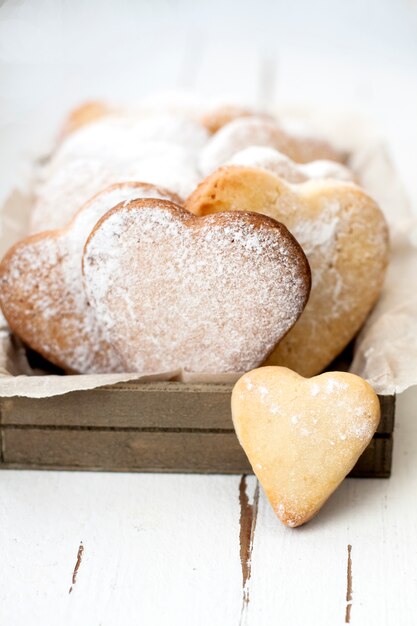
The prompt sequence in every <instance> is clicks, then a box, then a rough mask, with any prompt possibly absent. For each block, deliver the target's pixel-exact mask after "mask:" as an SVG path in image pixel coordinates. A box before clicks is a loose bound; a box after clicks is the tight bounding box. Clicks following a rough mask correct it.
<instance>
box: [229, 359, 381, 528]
mask: <svg viewBox="0 0 417 626" xmlns="http://www.w3.org/2000/svg"><path fill="white" fill-rule="evenodd" d="M232 415H233V423H234V426H235V430H236V434H237V436H238V439H239V441H240V444H241V445H242V447H243V449H244V451H245V452H246V454H247V456H248V459H249V461H250V463H251V465H252V468H253V471H254V473H255V474H256V476H257V477H258V479H259V481H260V483H261V485H262V486H263V488H264V490H265V493H266V495H267V497H268V499H269V501H270V503H271V505H272V508H273V510H274V512H275V513H276V515H277V516H278V518H279V519H280V520H281V521H282V522H283V523H284V524H286V525H287V526H291V527H295V526H300V525H301V524H305V522H307V521H308V520H309V519H311V518H312V517H313V516H314V515H315V514H316V513H317V511H318V510H319V509H320V508H321V507H322V506H323V504H324V503H325V502H326V500H327V499H328V497H329V496H330V495H331V494H332V493H333V491H334V490H335V489H336V488H337V487H338V485H339V484H340V483H341V482H342V480H343V479H344V478H345V476H346V475H347V474H348V473H349V472H350V470H351V469H352V468H353V466H354V465H355V463H356V461H357V460H358V458H359V457H360V455H361V454H362V452H363V451H364V450H365V448H366V447H367V445H368V444H369V442H370V441H371V439H372V437H373V435H374V433H375V431H376V429H377V427H378V423H379V419H380V406H379V400H378V397H377V395H376V394H375V392H374V390H373V389H372V387H371V386H370V385H369V384H368V383H367V382H366V381H364V380H363V379H362V378H360V377H359V376H355V375H354V374H348V373H346V372H327V373H325V374H321V375H320V376H315V377H314V378H310V379H306V378H303V377H302V376H300V375H299V374H297V373H295V372H293V371H291V370H289V369H287V368H284V367H261V368H259V369H256V370H253V371H252V372H248V373H247V374H245V375H244V376H242V378H240V379H239V381H238V382H237V383H236V385H235V387H234V389H233V394H232Z"/></svg>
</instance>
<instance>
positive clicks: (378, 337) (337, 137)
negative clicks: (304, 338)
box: [0, 107, 417, 398]
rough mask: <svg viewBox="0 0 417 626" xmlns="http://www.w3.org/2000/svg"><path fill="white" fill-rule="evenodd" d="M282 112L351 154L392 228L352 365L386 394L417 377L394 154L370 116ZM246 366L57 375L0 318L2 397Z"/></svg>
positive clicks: (15, 231)
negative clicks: (377, 294)
mask: <svg viewBox="0 0 417 626" xmlns="http://www.w3.org/2000/svg"><path fill="white" fill-rule="evenodd" d="M280 116H281V119H282V118H283V119H284V121H285V123H287V124H288V125H289V126H291V127H292V129H294V128H296V127H297V126H298V127H300V128H302V127H303V126H306V127H307V128H313V129H316V130H317V131H318V132H320V133H322V134H323V135H324V136H327V137H328V138H329V139H331V140H333V141H334V142H335V143H336V144H337V145H339V146H340V147H342V148H343V149H346V150H348V151H349V152H350V153H351V158H350V162H349V165H350V166H351V167H352V168H353V169H354V171H355V172H356V174H357V176H358V178H359V180H360V182H361V184H362V186H363V187H364V188H365V190H366V191H367V192H368V193H370V195H372V196H373V197H374V198H375V199H376V200H377V202H379V204H380V206H381V208H382V210H383V211H384V213H385V215H386V218H387V220H388V223H389V225H390V231H391V260H390V266H389V270H388V274H387V278H386V282H385V286H384V290H383V293H382V296H381V298H380V300H379V301H378V303H377V305H376V306H375V308H374V310H373V311H372V313H371V315H370V316H369V318H368V320H367V321H366V323H365V325H364V327H363V329H362V331H361V332H360V334H359V336H358V338H357V340H356V343H355V349H354V359H353V362H352V366H351V371H352V372H354V373H356V374H359V375H360V376H363V377H364V378H366V379H367V380H368V381H369V382H370V383H371V385H372V386H373V387H374V389H375V391H376V392H377V393H380V394H391V393H394V392H396V393H399V392H402V391H404V390H405V389H407V388H408V387H410V386H412V385H416V384H417V289H416V285H417V219H416V218H413V217H412V211H411V209H410V204H409V200H408V198H407V196H406V194H405V191H404V189H403V186H402V184H401V181H400V178H399V177H398V175H397V173H396V172H395V169H394V168H393V166H392V163H391V161H390V158H389V153H388V151H387V149H386V147H385V145H384V144H383V142H381V141H380V140H379V139H378V138H377V137H376V136H375V133H374V132H373V131H371V130H370V128H369V123H368V121H367V120H364V119H361V118H360V117H357V116H343V117H340V116H339V117H338V116H330V115H329V114H328V113H327V114H326V115H322V116H320V114H317V112H311V111H305V110H303V111H297V112H294V110H293V109H291V112H290V113H288V109H286V108H285V107H282V108H281V111H280ZM35 173H36V166H35V164H34V166H33V173H32V175H30V176H29V177H28V179H27V180H26V181H22V184H21V186H20V188H19V189H16V190H14V191H13V192H12V194H11V195H10V197H9V198H8V200H7V201H6V202H5V204H4V205H3V207H1V209H0V255H1V256H2V255H3V254H4V253H5V252H6V250H7V249H8V248H9V247H10V246H11V245H12V244H13V243H14V242H15V241H17V240H18V239H20V238H21V237H23V236H24V235H25V233H26V232H27V223H28V217H29V213H30V208H31V204H32V199H33V183H34V176H35ZM239 376H240V373H234V374H232V373H231V374H219V375H216V376H212V375H207V374H201V375H199V374H185V373H182V372H181V371H175V372H172V371H171V372H161V373H160V374H158V375H155V374H152V375H143V374H141V375H139V374H134V373H133V374H132V373H130V374H129V373H128V374H101V375H78V376H57V375H50V374H48V373H46V372H44V371H40V370H34V369H32V368H31V367H30V365H29V363H28V361H27V358H26V353H25V350H24V348H23V346H22V345H21V343H20V341H19V340H18V339H17V338H15V337H13V336H12V335H11V334H10V332H9V330H8V328H7V324H6V321H5V320H4V319H3V317H1V318H0V396H3V397H11V396H26V397H32V398H42V397H49V396H54V395H60V394H64V393H68V392H70V391H75V390H84V389H93V388H96V387H100V386H103V385H111V384H114V383H117V382H122V381H129V380H143V381H146V380H182V381H185V382H216V383H231V382H235V381H236V380H237V379H238V378H239Z"/></svg>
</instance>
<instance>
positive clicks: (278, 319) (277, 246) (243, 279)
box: [83, 200, 310, 373]
mask: <svg viewBox="0 0 417 626" xmlns="http://www.w3.org/2000/svg"><path fill="white" fill-rule="evenodd" d="M83 272H84V279H85V288H86V292H87V296H88V299H89V302H90V304H91V306H92V308H93V309H94V311H95V313H96V317H97V320H99V322H100V323H101V324H102V326H103V328H104V329H105V333H106V336H107V337H108V338H109V340H110V341H111V343H112V345H114V347H115V348H116V349H117V351H118V352H119V355H120V357H121V361H122V363H123V366H124V368H125V369H126V370H127V371H136V372H144V371H146V372H160V371H166V370H172V369H178V368H182V369H183V370H185V371H190V372H201V373H202V372H215V373H219V372H229V371H245V370H247V369H250V368H251V367H253V364H259V363H261V362H262V361H263V360H264V358H265V357H266V356H267V355H268V354H269V353H270V352H271V350H272V349H273V348H274V346H275V345H276V343H277V342H278V341H279V340H280V339H281V338H282V337H283V336H284V335H285V333H286V332H287V331H288V330H289V329H290V328H291V326H292V325H293V324H294V323H295V321H296V320H297V318H298V317H299V315H300V314H301V311H302V310H303V308H304V306H305V303H306V301H307V298H308V293H309V288H310V276H309V268H308V264H307V261H306V259H305V257H304V254H303V252H302V250H301V248H300V247H299V245H298V244H297V243H296V241H295V240H294V238H293V237H292V236H291V235H290V234H289V232H288V231H287V229H286V228H285V227H284V226H282V224H279V223H278V222H275V221H274V220H271V219H270V218H267V217H264V216H260V215H255V214H253V213H234V214H233V213H227V214H224V215H213V216H208V217H205V218H197V217H195V216H194V215H192V214H190V213H188V212H187V211H184V210H183V209H182V208H181V207H179V206H177V205H175V204H173V203H171V202H164V201H158V200H137V201H136V200H135V201H132V202H130V203H128V204H125V205H119V206H118V207H116V208H115V209H113V210H112V211H110V212H109V213H107V214H106V215H105V217H103V218H102V219H101V220H100V222H99V223H98V224H97V226H96V227H95V228H94V230H93V232H92V233H91V235H90V237H89V239H88V241H87V244H86V246H85V251H84V260H83Z"/></svg>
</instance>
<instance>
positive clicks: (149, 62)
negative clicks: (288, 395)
mask: <svg viewBox="0 0 417 626" xmlns="http://www.w3.org/2000/svg"><path fill="white" fill-rule="evenodd" d="M179 87H180V88H186V89H194V90H196V91H198V92H199V93H202V94H203V95H204V94H207V95H211V94H213V93H222V92H226V93H228V94H229V95H231V96H233V97H235V98H241V99H244V100H245V101H246V102H248V103H252V104H257V103H262V102H265V101H269V102H273V101H279V100H280V99H282V98H284V99H285V100H286V101H291V100H292V101H294V102H296V103H297V102H298V103H306V102H307V103H311V102H313V103H314V104H316V105H321V104H323V105H324V106H326V107H327V108H329V107H334V108H340V109H346V110H347V109H349V108H355V109H360V110H361V111H365V112H367V113H368V114H370V115H371V116H372V117H373V118H374V120H375V121H376V122H377V123H378V124H379V125H380V127H381V128H382V129H383V132H384V134H385V136H386V138H387V140H388V142H389V144H390V147H391V150H392V153H393V156H394V159H395V162H396V164H397V167H398V168H399V170H400V172H401V174H402V176H403V178H404V181H405V184H406V187H407V189H408V190H409V192H410V195H411V196H412V197H416V194H417V177H416V176H415V162H416V148H415V146H416V145H417V124H416V118H415V112H416V110H417V10H416V4H415V2H412V1H411V0H408V1H407V2H406V1H405V0H403V1H399V2H394V1H390V0H385V1H384V2H380V3H372V2H350V3H346V2H342V1H341V0H338V1H337V2H330V1H329V2H324V1H321V2H316V3H308V2H307V0H304V1H299V2H295V3H283V2H274V3H272V2H268V1H267V0H258V2H257V3H253V4H252V3H249V2H246V1H241V2H240V3H239V4H237V3H232V2H229V3H224V2H223V3H221V2H220V0H211V2H210V3H204V5H203V4H199V3H195V2H192V1H191V0H188V1H186V0H181V1H177V2H171V3H168V2H163V1H162V0H159V1H157V2H152V3H151V2H149V3H133V2H127V1H125V2H117V3H116V2H106V1H102V2H100V3H99V2H90V3H82V2H81V1H79V0H77V1H73V2H71V3H69V2H60V3H56V2H51V1H47V0H43V1H42V0H38V1H36V0H35V1H33V2H28V1H24V0H23V1H19V2H18V1H12V0H10V1H7V0H6V2H2V3H0V112H1V117H0V131H1V142H0V166H1V170H0V171H1V179H0V194H1V196H2V197H4V196H5V195H6V193H7V191H8V189H10V187H11V186H13V185H14V184H15V183H16V182H18V181H19V180H20V179H21V177H22V176H24V163H25V160H26V159H27V158H28V157H30V156H31V154H34V153H36V152H37V151H38V150H39V149H42V148H43V147H44V144H45V132H46V131H45V129H46V128H48V129H49V130H50V132H52V131H53V129H54V128H55V127H56V125H57V124H58V122H59V120H60V118H61V117H62V115H63V114H64V112H65V111H66V110H67V109H68V108H69V107H70V106H72V105H73V104H76V103H77V102H79V101H80V100H82V99H84V98H89V97H105V98H110V99H114V100H118V99H119V100H122V99H129V98H137V97H138V96H141V95H143V94H146V93H150V92H151V91H153V90H155V89H162V88H163V89H172V88H179ZM0 199H1V198H0ZM416 399H417V393H416V391H415V390H414V391H413V390H410V391H409V392H406V393H405V394H403V395H402V396H401V397H400V398H399V400H398V411H397V425H396V431H395V447H394V467H393V475H392V478H391V479H389V480H347V481H345V482H344V483H343V485H342V486H341V487H340V489H339V490H338V491H337V493H336V494H335V495H334V496H333V497H332V498H331V500H330V501H329V502H328V504H327V505H326V506H325V508H324V509H323V510H322V512H321V513H320V515H319V516H318V517H317V518H316V519H315V520H313V521H312V522H311V523H309V524H308V525H306V526H305V527H302V528H300V529H297V530H291V529H287V528H284V527H283V526H282V525H281V524H280V523H279V522H277V520H276V519H275V517H274V515H273V513H272V511H271V509H270V508H269V505H268V503H267V501H266V498H265V497H264V494H263V493H262V490H260V492H259V493H258V491H257V485H256V481H255V479H254V478H253V477H247V478H243V477H241V476H199V475H196V476H190V475H155V474H153V475H152V474H151V475H139V474H136V475H135V474H104V473H103V474H98V473H97V474H88V473H64V472H63V473H58V472H44V473H43V472H23V471H7V472H6V471H5V472H3V473H1V475H0V624H1V625H2V626H3V624H4V625H7V626H28V625H29V626H32V625H34V626H38V625H39V626H40V625H42V626H57V625H64V626H67V625H68V626H70V625H73V624H74V625H77V626H99V625H101V626H119V625H120V626H130V625H136V624H138V625H141V626H153V625H158V626H159V625H165V624H167V625H170V626H173V625H176V624H178V625H180V624H181V625H184V624H191V625H197V624H198V625H199V626H200V625H201V626H205V625H207V626H217V625H219V626H229V625H236V626H237V625H238V624H249V625H250V626H263V625H265V626H270V625H272V624H285V626H305V625H308V626H309V625H318V626H323V625H328V624H329V625H330V624H331V625H336V624H344V623H345V621H346V620H347V619H350V623H351V624H354V625H358V626H359V625H363V626H373V625H378V626H384V625H385V626H391V625H394V624H395V625H396V626H409V625H411V624H414V623H416V620H417V618H416V609H415V599H416V593H417V565H416V563H417V503H416V497H417V496H416V494H417V421H416V418H417V408H416ZM349 546H351V548H349ZM348 569H349V572H348Z"/></svg>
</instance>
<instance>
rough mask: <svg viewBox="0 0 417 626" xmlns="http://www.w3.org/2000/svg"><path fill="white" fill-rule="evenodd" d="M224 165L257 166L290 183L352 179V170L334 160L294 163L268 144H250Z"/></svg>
mask: <svg viewBox="0 0 417 626" xmlns="http://www.w3.org/2000/svg"><path fill="white" fill-rule="evenodd" d="M225 165H243V166H247V167H258V168H260V169H263V170H265V171H267V172H272V173H273V174H276V175H277V176H280V177H281V178H284V179H285V180H287V181H288V182H290V183H302V182H305V181H306V180H309V179H315V178H317V179H328V178H333V179H336V180H344V181H353V174H352V172H351V171H350V170H349V169H348V168H347V167H345V166H344V165H341V164H340V163H336V162H335V161H326V160H321V161H311V162H310V163H305V164H302V163H296V162H295V161H292V160H291V159H290V158H289V157H287V156H286V155H285V154H283V153H282V152H279V151H278V150H275V149H274V148H271V147H269V146H250V147H249V148H245V149H244V150H240V151H239V152H236V154H234V155H233V156H232V158H231V159H230V160H229V161H227V163H225Z"/></svg>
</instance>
